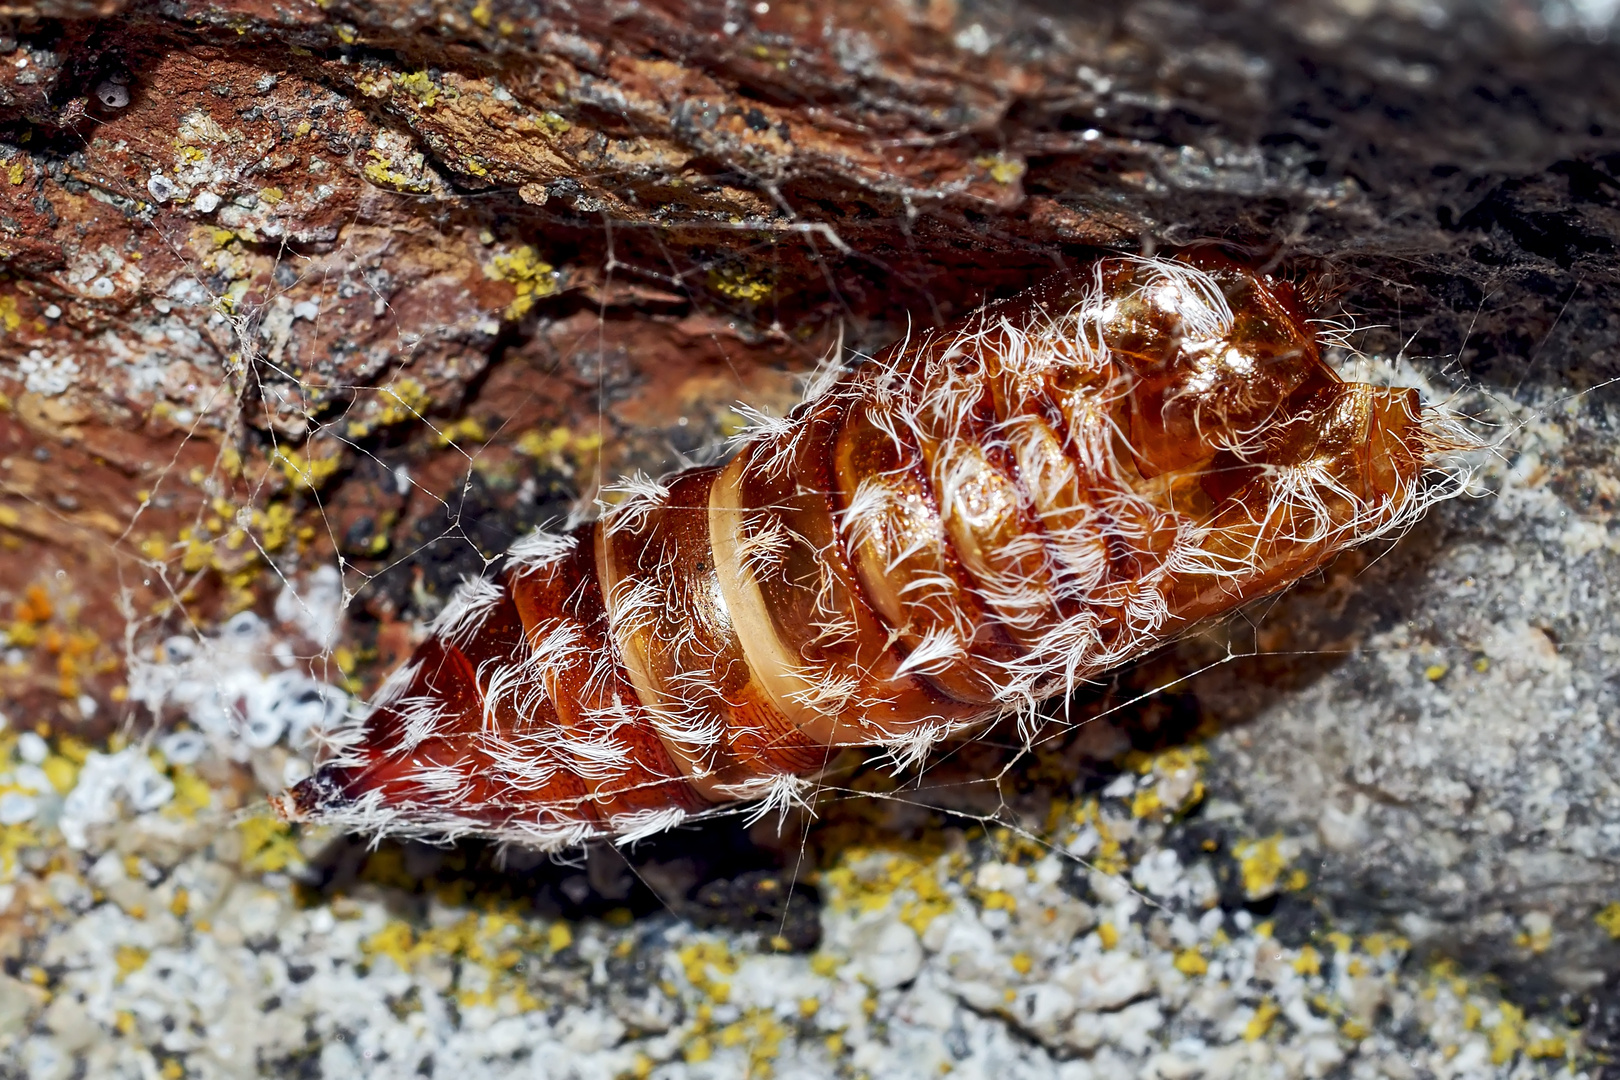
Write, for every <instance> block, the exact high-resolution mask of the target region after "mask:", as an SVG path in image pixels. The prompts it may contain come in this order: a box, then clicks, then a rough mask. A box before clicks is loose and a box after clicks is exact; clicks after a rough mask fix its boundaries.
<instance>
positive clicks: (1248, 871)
mask: <svg viewBox="0 0 1620 1080" xmlns="http://www.w3.org/2000/svg"><path fill="white" fill-rule="evenodd" d="M1232 853H1233V854H1234V855H1235V856H1237V860H1238V866H1239V869H1240V871H1241V873H1242V877H1243V891H1244V893H1245V894H1246V895H1247V896H1248V898H1249V899H1250V900H1263V899H1265V898H1266V897H1268V896H1270V895H1271V894H1272V893H1275V892H1276V891H1277V881H1278V878H1280V877H1281V876H1282V872H1283V871H1284V870H1286V869H1288V860H1287V859H1286V858H1284V857H1283V853H1282V837H1281V836H1269V837H1267V838H1266V839H1264V840H1251V841H1247V842H1244V843H1241V844H1238V845H1237V846H1236V847H1235V848H1233V850H1232Z"/></svg>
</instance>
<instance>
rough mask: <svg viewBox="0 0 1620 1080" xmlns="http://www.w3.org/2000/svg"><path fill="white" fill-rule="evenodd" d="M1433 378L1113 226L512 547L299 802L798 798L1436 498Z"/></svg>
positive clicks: (625, 818)
mask: <svg viewBox="0 0 1620 1080" xmlns="http://www.w3.org/2000/svg"><path fill="white" fill-rule="evenodd" d="M1437 445H1438V442H1437V439H1436V436H1435V434H1434V432H1433V431H1432V429H1431V428H1426V427H1425V425H1424V416H1423V414H1422V413H1421V411H1420V409H1419V406H1418V402H1417V396H1416V392H1415V391H1411V390H1388V389H1381V388H1375V387H1372V386H1367V385H1364V384H1353V383H1345V382H1343V381H1341V380H1340V379H1339V378H1338V377H1337V376H1336V375H1334V374H1333V372H1332V371H1331V370H1330V369H1329V368H1328V367H1327V366H1326V365H1324V364H1323V363H1322V360H1321V358H1320V355H1319V351H1318V348H1317V345H1316V342H1315V340H1314V338H1313V336H1312V335H1311V333H1310V332H1309V331H1308V329H1307V328H1306V326H1305V325H1304V323H1303V322H1302V321H1301V320H1300V318H1299V317H1298V316H1297V315H1296V314H1295V313H1294V312H1293V311H1292V310H1290V308H1289V307H1288V305H1287V304H1286V303H1285V301H1284V300H1283V299H1282V298H1281V297H1280V296H1279V294H1278V291H1277V290H1276V289H1275V288H1274V287H1273V285H1272V283H1271V282H1270V281H1269V280H1268V279H1266V278H1264V277H1262V276H1260V275H1257V274H1254V273H1252V272H1250V271H1248V270H1245V269H1243V268H1240V267H1238V266H1235V265H1233V264H1230V263H1227V262H1224V261H1221V260H1215V259H1209V258H1204V259H1190V258H1178V259H1174V260H1162V259H1160V260H1153V259H1131V258H1119V259H1109V260H1104V261H1102V262H1099V263H1097V264H1094V265H1093V266H1092V267H1091V268H1089V271H1088V272H1087V273H1085V274H1082V275H1079V276H1076V277H1066V278H1063V279H1061V280H1056V281H1053V282H1051V283H1049V284H1048V285H1046V286H1043V287H1042V288H1040V289H1037V290H1035V291H1033V292H1031V293H1028V294H1025V295H1023V296H1021V297H1018V298H1016V299H1014V300H1012V301H1008V302H1005V303H1001V304H997V305H993V306H991V307H989V308H987V309H985V310H983V311H981V312H979V313H978V314H976V315H975V316H973V317H972V318H970V319H968V320H966V321H965V322H964V323H962V324H960V325H958V326H956V327H954V328H951V329H948V330H945V331H943V332H940V333H933V334H929V335H927V336H926V337H924V338H922V339H921V340H919V341H913V342H907V343H903V344H901V345H899V346H896V347H895V348H894V349H892V350H890V351H889V352H888V353H886V354H884V355H883V356H882V357H880V358H878V359H877V360H875V361H872V362H870V363H867V364H866V365H864V366H862V367H859V368H857V369H856V370H855V371H853V372H851V373H849V374H847V375H845V376H844V377H842V378H841V379H840V380H838V381H836V382H834V383H833V384H832V385H831V386H829V387H827V388H825V389H824V390H823V391H822V392H821V393H819V394H816V395H814V396H813V397H812V398H811V399H809V400H807V401H806V402H805V403H804V404H802V405H801V406H800V407H799V408H798V409H797V410H795V412H794V413H793V415H792V416H791V417H789V418H787V419H785V420H782V421H772V422H767V423H764V424H762V425H760V426H759V427H758V428H757V429H756V430H755V431H754V432H753V433H752V435H751V436H750V437H749V438H748V439H747V440H746V441H745V442H744V443H743V444H742V446H741V447H740V449H739V450H738V451H737V453H736V455H735V456H734V457H733V458H732V459H731V460H730V461H729V462H728V463H727V464H725V465H724V466H720V467H713V468H701V469H693V470H689V471H687V472H683V473H680V474H678V475H676V476H674V477H672V478H670V479H668V480H666V481H664V482H662V483H652V482H642V483H640V484H632V485H630V486H629V488H628V490H629V491H630V494H629V497H628V498H627V499H626V500H625V501H624V502H622V503H620V504H619V505H617V506H616V507H614V508H613V509H612V510H611V511H610V512H609V513H608V514H607V515H606V516H605V517H604V518H602V519H601V520H600V521H598V522H595V523H593V524H590V525H587V526H584V527H582V528H580V529H578V530H576V531H575V532H573V533H572V534H569V535H564V536H557V535H551V534H546V533H539V534H535V535H534V536H531V537H529V538H527V539H526V540H524V541H521V542H520V543H519V544H518V545H516V546H515V547H514V548H513V549H512V551H511V552H509V553H508V557H507V560H506V563H505V565H504V568H503V569H502V571H501V573H500V574H499V575H498V576H497V577H496V578H495V579H493V580H484V581H476V582H470V583H468V584H467V585H465V586H463V588H462V590H461V591H460V592H458V593H457V595H456V596H455V597H454V598H453V599H452V600H451V602H450V603H449V605H447V607H446V609H445V611H444V612H443V613H442V614H441V616H440V617H439V619H438V620H437V621H436V622H435V624H434V626H433V628H432V636H431V638H430V639H429V640H428V641H427V642H426V643H425V644H424V645H423V646H422V647H421V648H420V649H419V650H418V651H417V653H416V655H415V656H414V657H413V658H412V660H411V661H410V663H409V664H408V665H407V666H406V667H404V668H402V669H401V670H400V671H399V672H396V673H395V675H394V676H393V677H392V678H391V679H390V680H389V682H388V683H387V684H386V685H385V687H384V688H383V690H382V691H380V692H379V694H378V697H377V700H376V701H375V702H374V705H373V707H372V709H371V711H370V713H369V715H368V716H366V717H364V718H358V719H356V720H355V721H354V722H352V723H351V724H350V725H349V726H348V727H347V728H345V729H343V730H340V731H337V732H334V733H332V735H331V740H332V745H333V751H332V755H331V757H330V759H329V760H328V761H327V762H325V763H324V764H323V765H322V767H321V768H320V769H319V771H318V772H317V773H316V774H315V775H314V776H312V777H311V778H310V779H308V780H306V781H304V782H303V783H302V784H300V785H298V787H297V788H295V789H294V790H293V791H291V792H289V793H288V794H287V795H286V796H284V797H283V798H282V800H281V802H280V805H281V808H282V810H283V812H284V813H286V814H287V815H288V816H289V817H292V818H297V819H320V820H330V821H334V822H337V823H340V824H346V825H349V826H352V827H355V828H358V829H362V830H365V831H371V832H386V833H409V834H427V835H432V836H435V837H450V836H455V835H460V834H467V833H475V834H485V835H491V836H497V837H500V838H503V839H508V840H514V841H519V842H524V843H528V844H532V845H536V846H540V847H560V846H565V845H569V844H573V843H577V842H579V841H581V840H584V839H587V838H589V837H592V836H598V835H607V836H614V837H617V838H619V839H621V840H623V839H626V838H634V837H637V836H642V835H646V834H647V833H650V832H653V831H657V830H659V829H662V828H665V827H668V826H670V825H672V824H674V823H676V822H678V821H680V820H681V819H683V818H684V817H686V816H688V815H691V814H694V813H697V812H700V811H702V810H704V809H707V808H709V807H713V806H716V805H722V804H727V803H733V802H737V801H740V800H749V799H762V800H764V801H765V805H766V806H770V805H778V804H784V803H786V802H789V801H793V800H796V799H799V798H802V797H803V793H804V791H805V790H806V789H807V788H808V787H809V786H810V785H811V784H813V782H814V779H815V777H816V776H817V774H818V773H819V772H820V771H821V770H822V769H823V768H824V767H825V766H826V764H827V762H828V761H829V760H830V758H831V757H832V755H834V754H835V753H837V752H838V751H839V750H840V749H841V748H843V747H847V746H883V747H887V748H889V750H890V752H891V753H892V754H893V755H894V757H895V759H896V760H897V762H900V763H904V764H912V763H915V762H917V761H919V760H920V759H921V758H922V756H923V755H924V754H925V753H926V751H927V750H928V748H929V747H931V746H932V745H933V744H935V743H936V742H938V741H939V740H940V739H942V738H945V737H947V736H949V735H952V734H953V733H958V732H962V731H965V730H969V729H971V728H974V727H976V726H979V725H983V724H985V723H987V722H989V721H991V720H994V719H996V718H998V717H1001V716H1004V715H1006V714H1009V713H1014V714H1019V715H1020V716H1021V717H1024V718H1027V720H1028V721H1029V722H1030V723H1033V722H1034V719H1035V717H1036V711H1035V710H1036V706H1037V705H1038V703H1039V702H1040V701H1042V700H1043V699H1044V698H1047V697H1049V696H1052V695H1054V694H1058V693H1064V692H1068V691H1070V690H1072V689H1073V688H1074V687H1075V686H1076V685H1077V684H1078V683H1079V682H1081V681H1083V680H1085V679H1087V678H1089V677H1091V676H1093V675H1095V674H1097V673H1099V672H1102V671H1104V670H1107V669H1108V668H1110V667H1113V666H1115V665H1117V664H1119V663H1121V662H1123V661H1125V660H1128V659H1130V658H1132V657H1134V656H1137V655H1140V654H1141V653H1143V652H1145V651H1147V650H1149V649H1151V648H1153V647H1154V646H1155V645H1157V644H1159V643H1161V642H1163V641H1164V640H1165V639H1166V638H1168V637H1170V636H1172V635H1174V634H1176V633H1178V632H1180V631H1181V630H1183V629H1185V628H1186V627H1187V626H1188V625H1189V624H1191V623H1193V622H1195V621H1197V620H1199V619H1203V618H1206V617H1209V616H1212V615H1217V614H1220V613H1221V612H1224V611H1227V610H1229V609H1231V608H1233V607H1235V606H1237V605H1239V604H1242V603H1243V602H1245V601H1247V600H1250V599H1252V598H1254V597H1256V596H1260V595H1263V594H1265V593H1267V592H1270V591H1273V590H1275V589H1277V588H1279V587H1281V586H1283V585H1285V584H1287V583H1289V582H1292V581H1294V580H1296V579H1297V578H1298V577H1300V576H1301V575H1303V574H1305V573H1307V572H1309V571H1310V570H1311V569H1313V568H1314V567H1316V566H1318V565H1320V564H1321V563H1322V561H1323V560H1325V559H1326V558H1328V557H1329V556H1331V555H1333V554H1334V553H1335V552H1337V551H1339V550H1342V549H1343V548H1344V547H1347V546H1349V545H1350V544H1352V543H1355V542H1357V541H1359V540H1362V539H1365V538H1366V537H1368V536H1370V535H1373V534H1375V533H1378V532H1381V531H1385V530H1387V529H1389V528H1391V527H1394V526H1397V525H1399V524H1400V523H1401V522H1403V521H1405V520H1410V518H1411V517H1412V516H1413V515H1414V514H1416V513H1417V512H1419V510H1420V509H1421V507H1422V504H1423V502H1424V498H1423V495H1422V494H1421V491H1420V483H1419V481H1420V477H1421V473H1422V471H1423V468H1424V465H1425V462H1426V460H1427V458H1428V457H1429V455H1430V453H1431V452H1432V451H1433V450H1434V448H1435V447H1436V446H1437Z"/></svg>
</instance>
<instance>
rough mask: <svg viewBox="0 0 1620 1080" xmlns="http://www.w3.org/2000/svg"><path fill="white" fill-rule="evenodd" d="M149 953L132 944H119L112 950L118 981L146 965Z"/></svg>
mask: <svg viewBox="0 0 1620 1080" xmlns="http://www.w3.org/2000/svg"><path fill="white" fill-rule="evenodd" d="M149 955H150V954H149V953H148V952H147V951H146V950H145V949H140V948H136V947H135V946H134V945H120V946H118V947H117V948H116V949H114V950H113V962H114V963H115V964H117V965H118V981H119V982H123V981H124V980H125V979H127V978H129V977H130V976H131V975H133V974H134V973H135V972H137V971H139V970H141V968H143V967H145V966H146V960H147V957H148V956H149Z"/></svg>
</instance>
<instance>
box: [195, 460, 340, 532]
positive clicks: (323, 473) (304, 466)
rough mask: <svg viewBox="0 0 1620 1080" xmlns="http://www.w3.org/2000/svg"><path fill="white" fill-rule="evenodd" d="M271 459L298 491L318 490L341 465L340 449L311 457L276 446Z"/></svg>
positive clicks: (335, 473)
mask: <svg viewBox="0 0 1620 1080" xmlns="http://www.w3.org/2000/svg"><path fill="white" fill-rule="evenodd" d="M273 460H274V461H275V464H276V466H277V467H278V468H280V469H281V472H282V475H283V476H285V477H286V478H287V479H288V480H289V481H290V482H291V483H292V486H293V487H294V488H295V489H297V490H300V491H319V490H320V489H321V488H323V487H325V486H326V484H327V482H328V481H330V480H331V479H332V477H333V476H335V475H337V472H338V470H339V469H340V468H342V467H343V457H342V451H341V449H339V450H338V452H336V453H333V454H331V455H330V456H327V457H312V456H310V455H307V454H304V453H302V452H301V451H298V450H288V449H287V448H286V447H284V446H278V447H277V448H276V452H275V457H274V459H273ZM181 538H182V539H184V538H185V534H184V533H182V534H181Z"/></svg>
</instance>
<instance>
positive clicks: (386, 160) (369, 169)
mask: <svg viewBox="0 0 1620 1080" xmlns="http://www.w3.org/2000/svg"><path fill="white" fill-rule="evenodd" d="M366 153H367V154H369V155H370V157H371V160H370V161H368V162H366V164H365V165H364V166H363V167H362V168H361V169H360V174H361V175H362V176H364V177H365V178H366V179H367V180H370V181H371V182H372V183H373V184H376V185H377V186H378V187H384V188H392V189H393V190H395V191H404V192H408V193H410V194H412V195H425V194H426V193H427V192H429V191H431V190H433V188H432V185H431V184H429V183H428V182H427V181H426V180H425V179H423V178H422V177H421V176H419V175H418V176H412V175H411V174H409V173H405V172H401V171H400V170H399V168H398V167H397V166H395V164H394V161H393V159H392V158H390V157H388V155H386V154H382V153H379V152H378V151H376V150H368V151H366Z"/></svg>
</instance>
